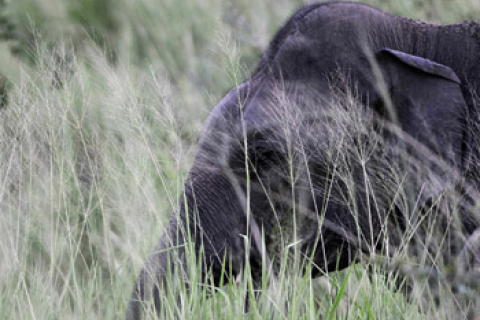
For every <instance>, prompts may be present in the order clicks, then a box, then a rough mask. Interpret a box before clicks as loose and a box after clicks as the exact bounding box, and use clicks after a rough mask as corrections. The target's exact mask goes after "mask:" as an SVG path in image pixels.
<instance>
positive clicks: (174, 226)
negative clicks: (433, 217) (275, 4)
mask: <svg viewBox="0 0 480 320" xmlns="http://www.w3.org/2000/svg"><path fill="white" fill-rule="evenodd" d="M475 92H480V25H479V24H478V23H475V22H463V23H459V24H455V25H432V24H426V23H422V22H418V21H414V20H410V19H406V18H401V17H396V16H393V15H390V14H387V13H384V12H382V11H379V10H378V9H375V8H372V7H369V6H366V5H361V4H356V3H348V2H341V3H338V2H330V3H322V4H314V5H310V6H307V7H304V8H302V9H300V10H299V11H298V12H297V13H295V14H294V15H293V16H292V17H291V18H290V19H289V20H288V21H287V22H286V24H285V25H284V26H283V27H282V28H281V29H280V30H279V31H278V33H277V34H276V35H275V37H274V38H273V40H272V42H271V43H270V45H269V47H268V48H267V50H266V52H265V54H264V55H263V57H262V59H261V61H260V62H259V64H258V67H257V69H256V71H255V72H254V73H253V75H252V76H251V78H250V79H248V80H247V81H246V82H244V83H243V84H242V85H240V86H239V87H237V88H234V89H233V90H232V91H231V92H230V93H228V94H227V95H226V96H225V97H224V98H223V99H222V100H221V101H220V102H219V103H218V104H217V105H216V106H215V108H214V109H213V110H212V112H211V115H210V117H209V118H208V120H207V123H206V125H205V129H204V131H203V133H202V135H201V137H200V141H199V146H198V151H197V154H196V157H195V160H194V163H193V166H192V168H191V170H190V174H189V176H188V179H187V181H186V182H185V191H184V196H183V197H182V198H181V199H180V200H179V202H180V212H179V213H178V215H174V216H173V217H172V218H171V222H170V226H169V228H168V230H167V233H166V234H165V235H164V236H163V237H162V239H161V241H160V244H159V246H158V247H157V248H156V250H155V252H154V253H153V254H152V255H151V257H150V258H149V259H148V261H147V262H146V265H145V268H144V269H143V270H142V272H141V274H140V276H139V278H138V280H137V283H136V285H135V289H134V292H133V293H132V298H131V301H130V304H129V307H128V316H127V318H128V319H131V320H138V319H141V318H142V308H143V307H142V303H143V302H145V301H153V302H154V307H155V309H156V310H157V312H160V310H161V297H162V290H165V288H166V286H167V284H166V280H165V279H166V277H167V276H166V274H167V272H169V270H170V272H176V273H177V276H178V275H180V276H181V275H182V274H184V271H185V270H184V269H185V265H184V262H183V261H184V260H183V254H184V249H183V248H184V247H183V246H182V245H183V244H184V243H185V241H184V239H185V236H186V234H187V232H186V231H189V232H190V234H191V236H192V240H193V241H194V247H195V250H196V252H197V254H199V252H200V247H201V246H202V245H203V251H202V252H203V256H202V259H201V260H202V262H203V264H202V267H203V270H204V271H205V272H207V271H208V270H210V271H211V273H212V274H213V277H214V279H215V280H216V281H218V279H219V278H220V276H221V272H222V271H221V270H222V269H221V265H222V260H223V258H224V257H227V259H226V261H227V268H226V269H227V270H229V269H231V270H232V272H233V273H234V274H237V273H238V272H240V271H241V269H242V266H243V264H244V259H245V250H246V248H245V245H244V243H245V242H244V239H243V238H242V236H241V235H247V234H250V232H252V230H251V228H250V226H249V221H252V220H253V221H254V222H255V223H256V224H257V225H258V226H259V227H260V229H261V230H263V231H264V232H265V234H266V237H265V239H266V242H267V243H266V245H267V248H268V250H267V251H268V254H269V255H270V258H271V259H272V260H274V263H275V261H276V256H278V254H279V252H280V251H281V250H282V246H283V245H284V244H288V243H290V242H291V241H293V240H292V239H294V238H293V236H292V231H290V232H289V231H288V230H292V229H293V227H292V221H293V218H295V219H297V221H298V225H297V238H296V239H300V240H301V241H300V244H299V245H298V246H299V248H300V249H301V251H302V252H303V253H305V254H306V255H307V256H309V257H312V259H313V262H314V263H315V266H317V268H313V271H312V276H318V275H321V274H322V272H328V271H332V270H336V269H341V268H345V267H347V266H348V265H349V264H350V263H352V261H354V260H355V256H356V254H357V253H358V252H363V253H368V252H372V251H375V250H382V248H384V244H385V241H387V240H386V238H387V235H386V233H385V232H386V230H387V229H388V230H389V234H388V241H392V245H391V247H394V246H395V232H396V231H399V234H398V238H401V234H402V232H404V231H405V228H406V225H405V221H406V219H414V218H412V217H407V213H406V211H404V210H402V209H399V210H393V209H392V208H393V207H396V206H398V207H399V208H400V207H402V206H403V207H404V208H405V207H408V208H412V207H414V206H417V207H418V206H421V205H422V204H425V203H431V202H432V199H433V198H432V197H435V196H437V195H439V194H443V193H444V192H447V191H449V190H452V189H455V190H457V191H456V192H457V193H460V194H461V195H462V196H463V197H464V198H467V199H468V198H469V197H470V198H472V197H475V195H476V192H477V190H478V187H479V185H478V183H479V181H480V180H479V179H478V178H477V177H476V172H478V168H477V166H478V163H479V161H478V157H479V155H478V151H477V150H478V148H474V146H475V145H476V139H477V138H476V137H477V136H478V132H477V131H476V123H477V122H478V121H477V118H478V114H477V108H476V105H475ZM349 97H353V98H352V99H349ZM352 101H353V102H352ZM245 146H246V149H245ZM246 156H247V157H248V159H249V164H248V166H246V165H245V158H246ZM247 169H248V170H247ZM246 171H249V175H250V178H249V179H247V177H246V175H247V172H246ZM395 172H400V173H402V174H398V175H395ZM367 178H368V179H367ZM292 180H293V181H294V182H292ZM247 181H248V182H247ZM399 181H401V182H402V183H403V188H404V190H406V191H405V192H404V193H405V195H404V198H403V199H406V200H405V201H403V202H402V201H400V200H398V198H396V196H395V192H396V191H397V190H396V189H395V186H398V184H399V183H400V182H399ZM366 186H367V187H366ZM390 187H391V189H389V188H390ZM247 189H250V191H251V192H250V203H249V204H248V203H247V201H246V196H245V195H246V194H247ZM467 191H468V192H467ZM409 192H410V193H409ZM409 194H413V195H414V196H413V198H409ZM409 199H410V200H409ZM409 201H411V202H412V203H410V202H409ZM465 201H466V200H465ZM400 202H402V203H400ZM467 202H468V201H466V203H467ZM392 203H393V205H392ZM248 205H249V207H250V210H251V213H252V215H253V219H247V216H246V213H247V211H248V210H247V206H248ZM187 218H188V219H187ZM187 220H188V223H187ZM477 227H478V221H477V219H476V217H474V215H473V214H471V213H469V212H468V210H465V212H463V213H462V219H461V222H460V223H459V226H458V228H459V230H461V232H462V233H464V234H467V235H468V234H472V233H474V231H475V230H476V229H477ZM173 247H175V248H176V249H171V248H173ZM169 248H170V250H169ZM258 249H259V245H258V243H257V245H252V247H251V248H250V250H249V254H250V262H251V265H252V268H253V273H254V275H255V272H256V271H258V270H261V261H262V260H261V255H260V254H259V250H258ZM452 250H453V249H452ZM477 258H478V257H477Z"/></svg>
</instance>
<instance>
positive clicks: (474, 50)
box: [426, 21, 480, 89]
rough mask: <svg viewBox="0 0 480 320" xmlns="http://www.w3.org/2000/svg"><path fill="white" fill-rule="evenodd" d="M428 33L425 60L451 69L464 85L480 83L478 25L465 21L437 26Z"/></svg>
mask: <svg viewBox="0 0 480 320" xmlns="http://www.w3.org/2000/svg"><path fill="white" fill-rule="evenodd" d="M428 33H429V34H431V41H430V43H429V48H431V49H430V50H429V51H430V52H431V53H430V54H429V55H427V56H426V57H427V58H429V59H432V60H434V61H436V62H439V63H442V64H445V65H447V66H449V67H451V68H452V69H453V71H455V73H456V74H457V75H458V77H459V78H460V79H461V80H462V82H464V83H469V84H470V85H475V84H474V83H473V82H477V83H479V82H480V24H479V23H477V22H474V21H467V22H463V23H459V24H454V25H447V26H439V27H437V28H435V29H431V30H428ZM479 84H480V83H479ZM477 89H478V87H477Z"/></svg>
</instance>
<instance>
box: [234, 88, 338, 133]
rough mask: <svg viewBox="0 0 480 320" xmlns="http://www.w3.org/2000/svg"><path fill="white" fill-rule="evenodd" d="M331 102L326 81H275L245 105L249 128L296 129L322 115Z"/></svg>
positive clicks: (245, 119)
mask: <svg viewBox="0 0 480 320" xmlns="http://www.w3.org/2000/svg"><path fill="white" fill-rule="evenodd" d="M331 101H332V90H331V88H330V85H329V83H328V81H327V79H323V80H322V79H315V80H311V81H308V80H307V79H305V80H302V81H283V80H282V81H272V82H270V83H268V84H267V85H264V86H262V87H261V88H260V89H258V90H257V91H256V93H255V95H254V96H253V97H252V98H251V99H250V100H249V101H248V103H247V104H246V106H245V109H244V114H243V121H244V123H245V125H246V126H247V128H256V129H259V130H260V128H272V127H279V128H284V130H285V128H286V127H288V128H293V127H295V126H298V125H300V123H301V122H303V121H304V120H307V119H310V120H311V119H312V118H315V117H317V116H318V115H319V114H322V113H323V112H324V111H325V109H326V108H327V106H328V105H330V104H331Z"/></svg>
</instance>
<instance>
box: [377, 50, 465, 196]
mask: <svg viewBox="0 0 480 320" xmlns="http://www.w3.org/2000/svg"><path fill="white" fill-rule="evenodd" d="M376 61H377V63H378V66H379V68H380V71H381V73H382V78H383V80H384V81H383V83H384V84H385V86H382V85H377V88H378V89H379V90H378V91H379V94H380V96H381V100H380V101H381V102H382V103H380V104H377V107H378V109H379V110H377V111H379V113H380V114H382V115H384V116H385V117H386V118H387V119H388V120H390V121H391V122H393V123H395V124H396V125H397V126H398V127H400V129H401V130H400V132H401V133H404V134H405V133H406V134H405V135H404V137H405V139H402V140H403V141H404V142H405V146H406V148H407V150H408V151H409V154H414V156H415V157H416V158H417V159H419V160H421V161H422V163H426V164H427V165H428V166H429V168H431V167H433V166H434V165H433V164H434V163H435V164H437V165H438V161H435V159H436V160H441V162H442V163H443V164H444V165H443V168H441V169H439V170H440V173H441V174H440V176H445V175H446V174H447V173H448V170H449V169H447V168H446V167H453V168H461V166H462V164H461V161H462V157H461V154H462V140H463V127H462V123H461V121H462V118H463V115H464V114H465V111H466V103H465V99H464V97H463V95H462V92H461V89H460V80H459V78H458V76H457V75H456V74H455V72H454V71H453V70H452V69H451V68H450V67H448V66H445V65H443V64H439V63H436V62H433V61H431V60H428V59H425V58H422V57H418V56H414V55H411V54H407V53H404V52H400V51H396V50H392V49H382V50H380V51H379V52H377V54H376ZM377 83H378V81H377ZM397 126H395V127H397ZM398 127H397V128H398ZM425 147H426V148H425ZM432 155H433V157H432ZM432 158H433V159H434V160H433V162H432ZM425 161H427V162H425ZM445 165H446V166H445ZM440 167H442V165H440ZM437 169H438V168H437ZM437 173H438V171H437ZM457 176H458V175H457ZM446 180H447V181H450V182H454V181H452V179H446ZM422 183H424V182H422ZM444 187H448V186H446V185H445V186H444ZM437 188H438V187H437ZM439 191H440V190H430V192H429V193H436V192H439ZM425 196H428V195H425Z"/></svg>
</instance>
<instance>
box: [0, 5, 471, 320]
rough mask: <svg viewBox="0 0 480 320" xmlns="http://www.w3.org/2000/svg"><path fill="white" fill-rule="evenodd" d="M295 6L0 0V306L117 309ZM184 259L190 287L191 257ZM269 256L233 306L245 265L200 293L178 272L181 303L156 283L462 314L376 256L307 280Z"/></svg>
mask: <svg viewBox="0 0 480 320" xmlns="http://www.w3.org/2000/svg"><path fill="white" fill-rule="evenodd" d="M368 2H369V3H370V4H373V5H377V6H380V7H382V8H383V9H386V10H388V11H390V12H392V13H397V14H403V15H408V16H410V17H414V18H422V19H429V20H431V21H436V22H453V21H458V20H462V19H466V18H475V17H478V15H479V13H480V5H479V4H478V3H477V2H476V1H468V0H465V1H461V0H457V1H447V0H432V1H428V2H424V1H420V0H418V1H417V0H415V1H408V2H407V1H402V2H399V1H386V2H385V1H379V0H371V1H368ZM300 4H302V1H286V0H281V1H278V0H277V1H263V2H261V1H247V0H240V1H220V0H194V1H188V2H187V1H181V2H180V1H173V0H171V1H170V0H164V1H153V0H139V1H128V0H118V1H91V0H81V1H67V0H64V1H53V0H40V1H37V0H35V1H34V0H16V1H0V10H1V11H0V35H1V37H2V39H4V42H3V43H2V44H1V45H0V56H1V57H2V59H1V60H0V73H1V74H2V75H3V77H4V78H5V79H8V82H9V85H8V86H7V87H6V90H7V95H8V104H7V105H6V106H4V107H0V315H1V316H0V317H1V318H2V319H122V318H123V317H124V314H125V308H126V304H127V301H128V299H129V297H130V293H131V291H132V289H133V283H134V280H135V278H136V276H137V274H138V272H139V270H140V269H141V267H142V266H143V263H144V260H145V258H146V257H147V256H148V255H149V253H150V252H151V250H152V248H153V247H154V245H155V243H156V242H157V241H158V238H159V236H160V235H161V234H162V232H163V228H164V226H165V223H166V222H167V220H168V217H169V216H170V215H171V214H172V213H173V212H175V211H176V210H177V209H178V208H177V206H178V199H179V195H180V194H181V191H182V189H183V181H184V178H185V175H186V172H187V171H188V168H189V166H190V163H191V159H192V156H193V154H194V150H195V145H196V141H197V137H198V134H199V132H200V130H201V128H202V125H203V120H204V119H205V118H206V116H207V115H208V113H209V111H210V110H211V108H212V106H213V105H214V104H215V103H216V102H217V101H218V100H219V99H220V97H221V96H222V95H223V94H224V93H225V92H226V91H227V90H228V89H229V88H231V87H233V86H234V85H236V84H238V82H239V81H241V79H243V78H245V77H246V75H247V74H248V73H249V70H252V69H253V68H254V66H255V63H256V61H257V59H258V58H259V56H260V54H261V52H262V50H263V49H265V48H266V46H267V45H268V41H269V39H270V37H271V36H272V35H273V33H274V31H275V30H276V29H277V28H278V27H279V26H280V25H281V24H282V23H283V21H284V20H285V19H286V17H288V15H289V14H291V13H292V12H293V11H294V10H295V8H297V7H298V6H299V5H300ZM59 30H62V31H59ZM233 49H235V50H236V51H232V50H233ZM425 252H426V251H425ZM282 254H285V255H288V251H286V252H282ZM187 259H188V261H189V262H190V263H189V264H190V265H191V266H192V270H191V273H192V277H191V279H194V280H192V281H193V284H195V279H198V277H197V278H195V276H194V275H195V274H196V272H197V273H198V268H195V266H196V261H195V257H194V256H193V255H189V256H188V257H187ZM280 261H281V262H280V266H281V267H280V272H279V273H278V274H277V275H276V277H275V279H274V280H272V281H267V280H266V279H267V277H266V275H267V274H265V277H264V280H263V285H262V290H261V292H260V293H259V297H258V299H257V300H251V301H250V302H249V303H250V304H251V308H250V311H249V313H248V314H245V313H244V312H243V309H244V305H245V299H246V297H247V296H252V295H253V292H252V291H253V288H252V285H251V277H249V271H248V266H247V268H246V271H245V272H244V274H243V275H242V277H241V278H240V279H237V281H235V279H231V278H230V279H225V282H226V283H227V282H228V285H226V286H223V287H220V288H215V289H213V293H212V292H207V291H211V290H209V289H211V288H209V286H195V285H191V288H194V290H189V291H187V290H185V289H184V288H183V289H182V286H181V284H179V286H180V289H179V290H181V292H182V300H181V303H180V304H179V305H177V304H176V303H175V302H176V301H175V298H174V297H175V295H174V294H172V295H171V296H168V297H167V299H169V302H170V303H169V309H168V315H169V317H170V318H174V317H175V316H176V317H177V318H182V319H190V318H198V316H199V315H201V317H203V318H206V319H210V318H211V319H223V318H225V319H239V318H242V319H243V318H268V319H285V318H289V319H297V318H298V319H318V318H322V319H323V318H325V319H345V318H349V319H350V318H352V319H354V318H359V319H397V318H412V319H425V318H435V317H450V318H451V319H454V318H457V316H459V317H460V318H465V319H467V318H468V317H467V315H463V314H461V313H460V314H448V312H450V311H449V310H453V309H450V308H449V307H450V306H451V305H456V304H458V303H459V301H458V296H456V295H453V294H452V293H449V292H446V293H443V294H442V296H441V297H442V298H441V302H442V303H441V307H437V305H436V304H434V303H431V304H430V305H428V304H427V306H426V307H425V306H424V303H423V302H422V303H420V302H419V301H418V300H417V299H414V300H413V301H410V302H409V301H407V299H406V297H405V296H404V295H402V294H401V292H398V291H396V290H394V289H393V288H392V286H390V285H389V282H392V281H394V280H395V279H396V280H395V281H401V279H400V278H399V279H397V274H396V273H395V272H389V271H388V268H387V271H385V270H386V269H385V268H382V269H380V268H379V269H378V270H377V266H378V263H377V262H376V261H364V263H363V264H357V265H353V266H352V267H350V268H349V269H348V270H346V271H345V272H343V273H332V274H329V275H326V276H325V277H323V278H322V279H319V280H312V279H310V278H309V277H306V276H302V275H301V274H300V273H296V272H288V271H289V268H287V264H288V259H280ZM404 265H405V264H402V266H404ZM372 268H373V269H375V270H374V272H368V270H367V269H372ZM404 268H407V269H408V265H407V267H404ZM407 269H405V270H406V272H408V270H407ZM267 272H268V270H265V273H267ZM417 278H418V277H417ZM427 280H428V279H427ZM171 281H178V279H171ZM462 281H464V282H469V281H470V282H473V280H468V279H466V280H462ZM424 283H425V281H420V280H417V281H416V285H417V286H422V284H424ZM462 283H463V282H462ZM459 288H460V289H459V290H464V289H465V290H467V289H468V290H470V289H469V288H468V287H465V286H464V287H462V286H460V287H459ZM417 289H418V288H417ZM428 290H430V289H428V288H426V289H425V288H423V287H422V288H419V289H418V291H416V292H417V294H421V295H422V294H424V293H425V292H428ZM465 294H466V295H468V294H474V295H475V294H478V292H477V293H475V292H474V291H468V292H465ZM432 299H434V297H433V296H432ZM427 300H428V299H427ZM469 301H474V300H472V299H470V300H469ZM455 310H458V309H455ZM463 310H465V309H463ZM477 316H478V315H477ZM472 317H473V316H472Z"/></svg>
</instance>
